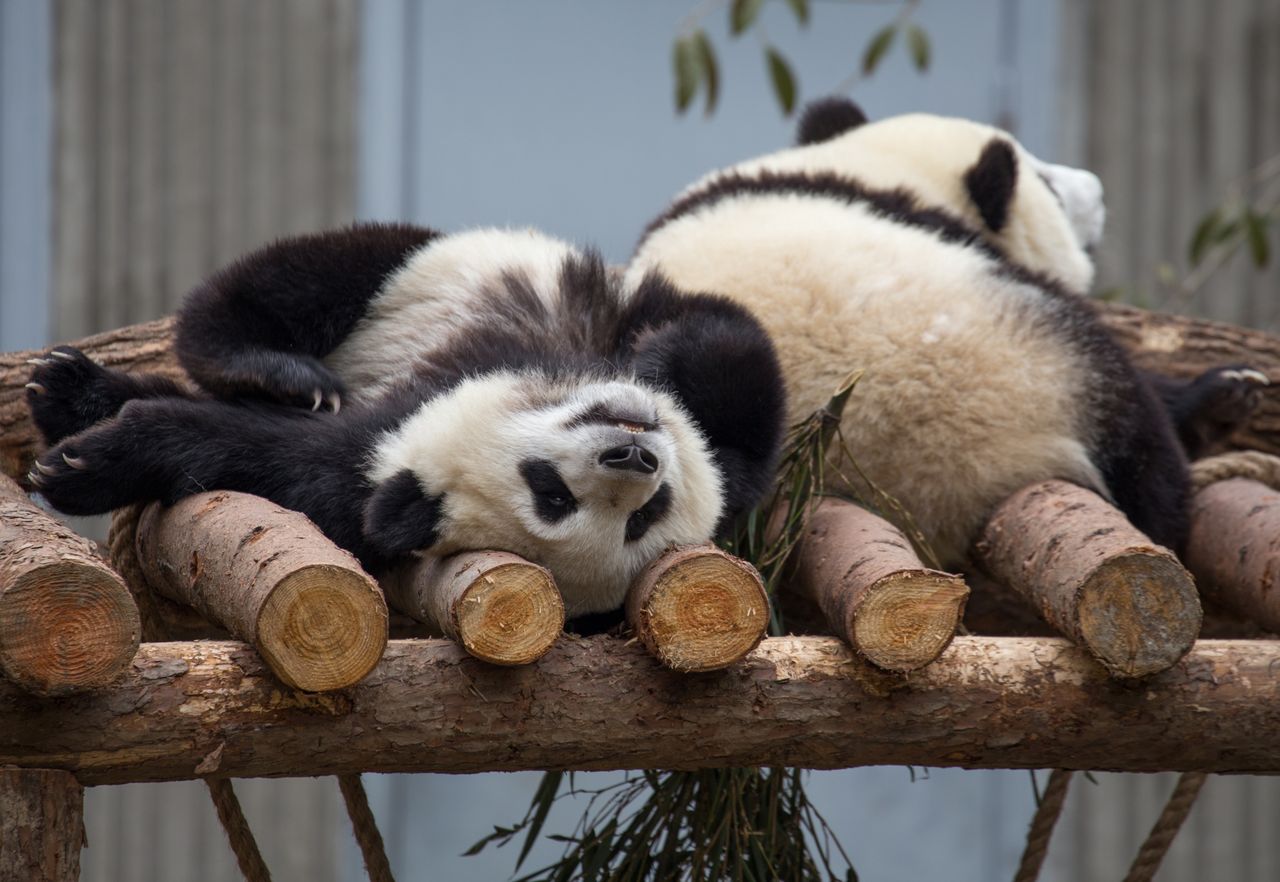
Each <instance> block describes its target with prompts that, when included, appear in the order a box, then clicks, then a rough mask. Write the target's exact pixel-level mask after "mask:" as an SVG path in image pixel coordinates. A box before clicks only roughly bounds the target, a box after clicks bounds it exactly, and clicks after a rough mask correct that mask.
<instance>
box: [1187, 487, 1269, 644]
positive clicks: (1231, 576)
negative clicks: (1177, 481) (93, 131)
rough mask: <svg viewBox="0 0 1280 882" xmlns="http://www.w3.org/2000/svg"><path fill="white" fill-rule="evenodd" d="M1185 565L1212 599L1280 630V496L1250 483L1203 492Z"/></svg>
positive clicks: (1193, 512)
mask: <svg viewBox="0 0 1280 882" xmlns="http://www.w3.org/2000/svg"><path fill="white" fill-rule="evenodd" d="M1186 561H1187V568H1188V569H1190V570H1191V572H1192V573H1194V574H1195V577H1196V582H1197V583H1198V584H1199V585H1200V589H1201V590H1202V591H1203V592H1204V593H1205V595H1206V596H1207V597H1209V598H1212V599H1213V600H1214V601H1216V602H1218V603H1220V604H1222V605H1223V606H1225V607H1226V608H1227V609H1229V610H1232V611H1234V612H1237V613H1240V614H1242V615H1244V616H1245V617H1247V618H1248V619H1249V620H1251V621H1254V622H1256V623H1258V624H1259V625H1261V626H1262V627H1263V628H1266V629H1267V630H1268V631H1272V632H1277V631H1280V493H1278V492H1276V491H1275V490H1272V489H1271V488H1270V487H1267V486H1266V485H1264V484H1260V483H1258V482H1257V481H1251V480H1248V479H1245V478H1232V479H1230V480H1226V481H1218V482H1217V483H1214V484H1210V485H1209V486H1207V487H1205V488H1204V489H1202V490H1200V491H1199V492H1198V493H1196V495H1195V498H1194V500H1193V501H1192V504H1191V535H1190V538H1189V539H1188V540H1187V552H1186Z"/></svg>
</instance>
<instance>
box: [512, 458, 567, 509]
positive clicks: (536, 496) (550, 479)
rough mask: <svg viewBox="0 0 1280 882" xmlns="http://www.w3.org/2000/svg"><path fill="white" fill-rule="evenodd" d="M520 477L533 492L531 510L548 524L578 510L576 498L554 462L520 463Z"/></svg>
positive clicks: (529, 460) (540, 460) (530, 460)
mask: <svg viewBox="0 0 1280 882" xmlns="http://www.w3.org/2000/svg"><path fill="white" fill-rule="evenodd" d="M520 477H522V478H524V482H525V484H527V485H528V486H529V492H530V493H532V494H533V510H534V511H535V512H537V515H538V517H539V518H541V519H542V520H544V521H546V522H547V523H548V524H554V523H556V522H557V521H562V520H564V519H565V518H567V517H568V516H569V515H571V514H573V513H574V512H575V511H577V510H578V500H577V499H576V498H575V497H574V495H573V492H572V491H571V490H570V489H569V485H567V484H566V483H565V482H564V479H563V478H561V477H560V470H559V469H557V468H556V467H555V464H554V463H552V462H549V461H547V460H545V459H526V460H525V461H524V462H522V463H520Z"/></svg>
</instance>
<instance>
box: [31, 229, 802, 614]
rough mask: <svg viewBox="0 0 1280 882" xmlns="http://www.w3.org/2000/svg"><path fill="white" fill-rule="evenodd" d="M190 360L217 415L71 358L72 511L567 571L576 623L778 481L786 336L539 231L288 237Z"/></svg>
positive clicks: (61, 486)
mask: <svg viewBox="0 0 1280 882" xmlns="http://www.w3.org/2000/svg"><path fill="white" fill-rule="evenodd" d="M176 348H177V352H178V356H179V358H180V360H181V362H182V364H183V366H184V367H185V368H186V369H187V371H188V373H189V374H190V375H191V377H192V378H193V379H195V380H196V382H197V383H199V384H200V386H201V387H202V388H203V389H204V390H205V391H206V392H208V393H209V394H210V395H211V396H213V397H210V398H193V397H191V396H189V395H186V394H184V393H183V392H182V391H181V390H180V389H178V388H177V387H176V386H174V385H173V384H172V383H169V382H167V381H165V380H163V379H160V378H156V377H145V376H138V377H134V376H130V375H127V374H124V373H121V372H118V371H113V370H108V369H105V368H102V367H100V366H98V365H96V364H95V363H94V362H92V361H90V360H89V359H87V358H86V357H85V356H84V355H83V354H81V353H79V352H77V351H76V350H73V349H69V348H65V347H60V348H58V349H55V350H54V351H53V352H52V353H51V354H50V355H49V356H47V357H45V358H44V359H41V363H40V364H38V366H37V368H36V370H35V372H34V374H33V376H32V383H31V385H29V386H28V401H29V403H30V406H31V410H32V413H33V415H34V418H35V421H36V423H37V425H38V426H39V428H40V430H41V432H42V433H43V434H44V436H45V439H46V440H47V441H48V442H49V443H50V444H52V445H55V446H54V447H53V448H52V449H51V450H49V451H48V452H47V453H45V454H44V455H43V456H42V457H40V459H39V460H38V461H37V463H36V466H35V468H33V469H32V472H31V475H30V478H31V481H32V483H33V484H34V485H35V486H36V487H37V488H39V490H40V492H41V493H42V494H44V496H45V497H46V498H47V499H48V500H49V501H50V502H51V503H52V504H53V505H54V506H55V507H56V508H58V509H60V510H62V511H65V512H68V513H71V514H90V513H97V512H105V511H109V510H111V509H113V508H118V507H120V506H123V505H127V504H129V503H133V502H138V501H143V500H151V499H160V500H164V501H170V502H171V501H173V500H176V499H178V498H180V497H182V496H186V495H189V494H192V493H196V492H199V491H202V490H213V489H225V490H241V491H247V492H250V493H256V494H259V495H262V496H265V497H267V498H269V499H271V500H273V501H275V502H277V503H279V504H281V505H284V506H287V507H289V508H293V509H296V510H299V511H301V512H303V513H305V514H307V515H308V516H310V517H311V519H312V520H313V521H315V522H316V524H317V525H319V527H320V528H321V529H322V530H324V532H325V533H326V534H328V535H329V537H330V538H332V539H333V540H334V541H335V542H337V543H338V544H339V545H342V546H344V547H346V548H348V549H350V550H351V551H353V552H354V553H355V554H356V555H357V556H358V557H359V558H360V559H361V561H362V562H363V563H364V564H365V565H366V566H367V567H369V568H371V569H372V570H374V571H375V572H376V571H379V570H381V569H383V568H385V567H386V566H388V565H389V564H391V563H393V562H394V561H395V560H396V559H397V558H399V557H402V556H404V555H407V554H409V553H411V552H416V551H423V550H427V551H429V553H431V554H438V555H445V554H449V553H451V552H454V551H458V550H462V549H486V548H495V549H506V550H510V551H513V552H516V553H519V554H522V555H524V556H526V557H527V558H529V559H530V560H533V561H536V562H539V563H542V564H544V565H546V566H547V567H548V568H549V569H550V570H551V571H552V573H553V574H554V576H555V578H556V580H557V584H558V585H559V587H560V590H561V592H562V594H563V595H564V600H565V605H566V610H567V612H568V614H569V615H570V616H581V615H582V614H586V613H597V612H604V611H609V610H615V609H617V608H618V607H619V606H620V605H621V603H622V601H623V597H624V594H625V592H626V589H627V586H628V585H629V584H630V582H631V580H632V578H633V577H634V576H635V575H636V573H637V572H638V571H639V570H640V569H641V568H642V567H643V566H644V565H645V564H647V563H648V562H649V561H650V560H652V559H653V558H654V557H656V556H657V555H658V554H659V553H660V552H661V551H662V550H663V549H664V548H665V547H666V546H668V545H670V544H673V543H691V542H702V541H706V540H707V539H709V538H711V536H712V535H713V533H714V532H715V531H716V529H717V525H718V524H721V523H723V522H724V521H725V520H726V519H727V518H729V517H731V516H733V515H734V514H736V513H737V512H739V511H742V510H744V509H746V508H748V507H750V506H752V505H754V504H755V502H756V501H757V499H758V498H759V497H760V496H761V494H762V493H763V492H764V491H765V489H766V488H767V487H768V486H769V483H770V481H771V479H772V473H773V469H774V467H775V463H776V459H777V454H778V448H779V445H780V443H781V438H782V434H783V429H784V422H783V418H784V410H785V403H784V400H783V390H782V381H781V376H780V374H779V368H778V363H777V360H776V358H775V355H774V352H773V348H772V345H771V344H770V341H769V339H768V337H767V336H766V335H765V333H764V331H763V330H762V329H761V328H760V326H759V324H757V322H756V321H755V319H753V318H752V317H751V315H750V314H749V313H748V312H747V311H746V310H745V309H743V308H742V307H740V306H737V305H735V304H732V303H730V302H728V301H727V300H724V299H723V298H719V297H713V296H706V295H698V294H686V293H683V292H680V291H678V290H676V289H674V288H672V287H671V286H670V285H668V284H667V283H666V282H665V281H663V280H661V279H659V278H657V277H654V278H650V279H646V280H642V281H640V282H638V283H637V284H635V285H633V290H632V291H631V292H630V294H629V296H628V297H627V298H625V299H624V298H622V297H621V296H620V291H619V284H618V282H617V280H616V279H615V278H613V277H611V275H610V274H609V273H608V272H607V271H606V268H605V266H604V265H603V263H602V261H601V259H600V257H599V255H597V254H594V253H591V252H582V251H579V250H576V249H574V248H572V247H570V246H569V245H566V244H565V243H562V242H559V241H556V240H553V239H550V238H547V237H545V236H542V235H539V234H537V233H533V232H511V231H497V230H481V231H476V232H469V233H463V234H458V235H452V236H440V235H438V234H436V233H434V232H431V231H429V230H426V229H420V228H417V227H410V226H401V225H369V226H357V227H354V228H351V229H348V230H343V231H340V232H333V233H326V234H320V235H312V236H303V237H300V238H295V239H288V240H284V241H281V242H279V243H277V244H275V245H272V246H269V247H267V248H264V249H262V250H261V251H258V252H257V253H255V254H252V255H250V256H248V257H246V258H244V259H242V260H240V261H238V262H237V263H234V264H232V265H231V266H229V267H227V268H226V269H224V270H222V271H221V272H219V273H217V274H215V275H214V276H213V277H212V278H211V279H209V280H208V281H207V282H205V283H204V284H202V285H200V286H198V287H197V288H196V289H195V290H194V291H193V292H192V293H191V294H190V295H189V297H188V299H187V302H186V304H185V306H184V308H183V311H182V313H181V315H180V317H179V322H178V331H177V341H176Z"/></svg>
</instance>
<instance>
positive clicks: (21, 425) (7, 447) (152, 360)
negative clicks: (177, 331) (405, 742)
mask: <svg viewBox="0 0 1280 882" xmlns="http://www.w3.org/2000/svg"><path fill="white" fill-rule="evenodd" d="M172 334H173V319H172V318H164V319H160V320H158V321H154V322H147V323H145V324H140V325H130V326H128V327H126V328H121V329H119V330H118V331H108V332H106V333H104V334H95V335H94V336H92V337H86V338H85V339H84V340H80V341H77V342H75V343H73V344H71V345H73V346H75V347H76V348H77V349H81V350H83V351H84V352H85V353H86V354H88V355H89V357H90V358H93V359H94V360H96V361H98V362H100V363H102V364H104V365H106V366H108V367H115V368H120V369H122V370H129V371H140V372H146V373H153V374H162V375H163V376H166V377H169V378H171V379H173V380H176V381H178V382H181V383H186V382H187V378H186V374H185V373H183V370H182V368H181V367H179V366H178V361H177V359H176V358H174V355H173V348H172ZM45 351H47V350H39V349H31V350H27V351H26V352H11V353H0V473H3V474H6V475H9V476H10V477H11V478H14V479H15V480H17V481H18V482H19V483H22V484H23V485H24V486H25V482H26V474H27V470H28V469H29V468H31V460H32V459H33V458H34V457H35V455H36V450H37V449H38V447H39V444H40V433H39V432H37V431H36V427H35V425H34V424H33V423H32V422H31V412H30V411H29V410H28V409H27V397H26V391H25V390H24V388H23V387H24V386H25V385H26V384H27V382H28V381H29V380H30V379H31V365H29V364H27V359H29V358H36V357H37V356H39V355H42V354H43V353H44V352H45Z"/></svg>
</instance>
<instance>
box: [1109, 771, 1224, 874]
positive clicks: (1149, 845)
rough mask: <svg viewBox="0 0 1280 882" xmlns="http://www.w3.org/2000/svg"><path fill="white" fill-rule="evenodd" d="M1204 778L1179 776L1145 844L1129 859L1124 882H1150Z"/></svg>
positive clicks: (1196, 774)
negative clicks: (1131, 859) (1131, 860)
mask: <svg viewBox="0 0 1280 882" xmlns="http://www.w3.org/2000/svg"><path fill="white" fill-rule="evenodd" d="M1208 777H1209V776H1208V775H1206V774H1205V773H1204V772H1183V773H1182V775H1181V776H1179V778H1178V783H1177V784H1176V785H1175V786H1174V788H1173V793H1171V794H1170V795H1169V801H1168V802H1167V803H1165V806H1164V811H1162V812H1161V813H1160V817H1159V818H1158V819H1157V820H1156V824H1155V826H1154V827H1152V828H1151V832H1150V833H1149V834H1148V835H1147V840H1146V842H1143V843H1142V848H1140V849H1139V850H1138V856H1137V857H1136V858H1134V859H1133V866H1131V867H1130V868H1129V874H1128V875H1127V876H1125V877H1124V882H1151V879H1152V877H1154V876H1155V874H1156V870H1158V869H1160V862H1161V861H1163V860H1164V856H1165V855H1166V854H1167V853H1168V852H1169V846H1170V845H1172V844H1173V838H1174V837H1175V836H1177V835H1178V831H1179V830H1181V829H1182V823H1183V822H1184V821H1185V820H1186V819H1187V815H1188V814H1189V813H1190V812H1191V807H1192V806H1193V805H1195V801H1196V797H1197V796H1199V795H1200V788H1201V787H1203V786H1204V782H1205V779H1206V778H1208Z"/></svg>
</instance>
